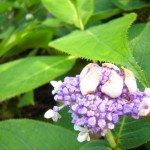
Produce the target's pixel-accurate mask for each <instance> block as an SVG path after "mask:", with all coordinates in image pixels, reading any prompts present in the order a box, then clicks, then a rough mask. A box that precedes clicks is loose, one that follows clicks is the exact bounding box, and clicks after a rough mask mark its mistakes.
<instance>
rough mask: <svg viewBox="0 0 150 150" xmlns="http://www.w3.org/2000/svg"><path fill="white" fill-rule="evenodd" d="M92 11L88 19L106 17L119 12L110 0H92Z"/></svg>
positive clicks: (93, 19)
mask: <svg viewBox="0 0 150 150" xmlns="http://www.w3.org/2000/svg"><path fill="white" fill-rule="evenodd" d="M94 6H95V8H94V13H93V15H92V16H91V18H90V21H96V20H101V19H106V18H109V17H111V16H114V15H116V14H118V13H120V12H121V10H120V9H119V8H116V7H115V6H114V4H113V3H112V2H111V1H110V0H94Z"/></svg>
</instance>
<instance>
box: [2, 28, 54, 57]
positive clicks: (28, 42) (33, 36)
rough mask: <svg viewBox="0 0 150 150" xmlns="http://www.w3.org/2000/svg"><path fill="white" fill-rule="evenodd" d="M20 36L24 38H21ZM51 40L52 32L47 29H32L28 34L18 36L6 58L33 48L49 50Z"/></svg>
mask: <svg viewBox="0 0 150 150" xmlns="http://www.w3.org/2000/svg"><path fill="white" fill-rule="evenodd" d="M13 35H14V34H13ZM13 35H12V36H13ZM15 35H16V34H15ZM20 36H21V37H22V38H20ZM51 38H52V31H51V30H50V29H48V28H45V27H42V28H36V29H32V30H30V31H28V32H24V31H23V32H21V34H17V35H16V40H14V41H13V42H12V43H11V44H10V45H11V47H9V51H8V52H7V53H5V55H4V56H5V57H11V56H13V55H16V54H18V53H21V52H23V51H25V50H27V49H31V48H34V49H38V48H47V47H48V42H49V40H51ZM7 41H8V40H7Z"/></svg>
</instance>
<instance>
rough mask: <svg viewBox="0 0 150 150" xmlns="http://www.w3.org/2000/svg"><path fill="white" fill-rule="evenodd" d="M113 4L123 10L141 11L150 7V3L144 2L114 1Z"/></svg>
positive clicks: (136, 0) (133, 0) (140, 0)
mask: <svg viewBox="0 0 150 150" xmlns="http://www.w3.org/2000/svg"><path fill="white" fill-rule="evenodd" d="M112 2H113V3H114V5H116V6H117V7H119V8H120V9H123V10H133V9H140V8H144V7H149V6H150V3H146V2H144V1H142V0H112Z"/></svg>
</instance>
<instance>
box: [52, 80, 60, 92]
mask: <svg viewBox="0 0 150 150" xmlns="http://www.w3.org/2000/svg"><path fill="white" fill-rule="evenodd" d="M50 83H51V85H52V86H53V87H54V90H53V91H52V94H53V95H54V94H56V93H57V91H58V89H59V87H60V86H61V85H62V82H61V81H60V80H59V81H51V82H50Z"/></svg>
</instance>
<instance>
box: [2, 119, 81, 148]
mask: <svg viewBox="0 0 150 150" xmlns="http://www.w3.org/2000/svg"><path fill="white" fill-rule="evenodd" d="M76 138H77V134H76V133H74V132H71V131H69V130H67V129H64V128H61V127H58V126H54V125H51V124H48V123H43V122H39V121H33V120H27V119H20V120H9V121H2V122H1V123H0V149H1V150H58V149H61V150H68V149H70V150H78V149H79V148H80V147H81V146H82V145H83V144H81V143H79V142H78V141H77V139H76Z"/></svg>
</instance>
